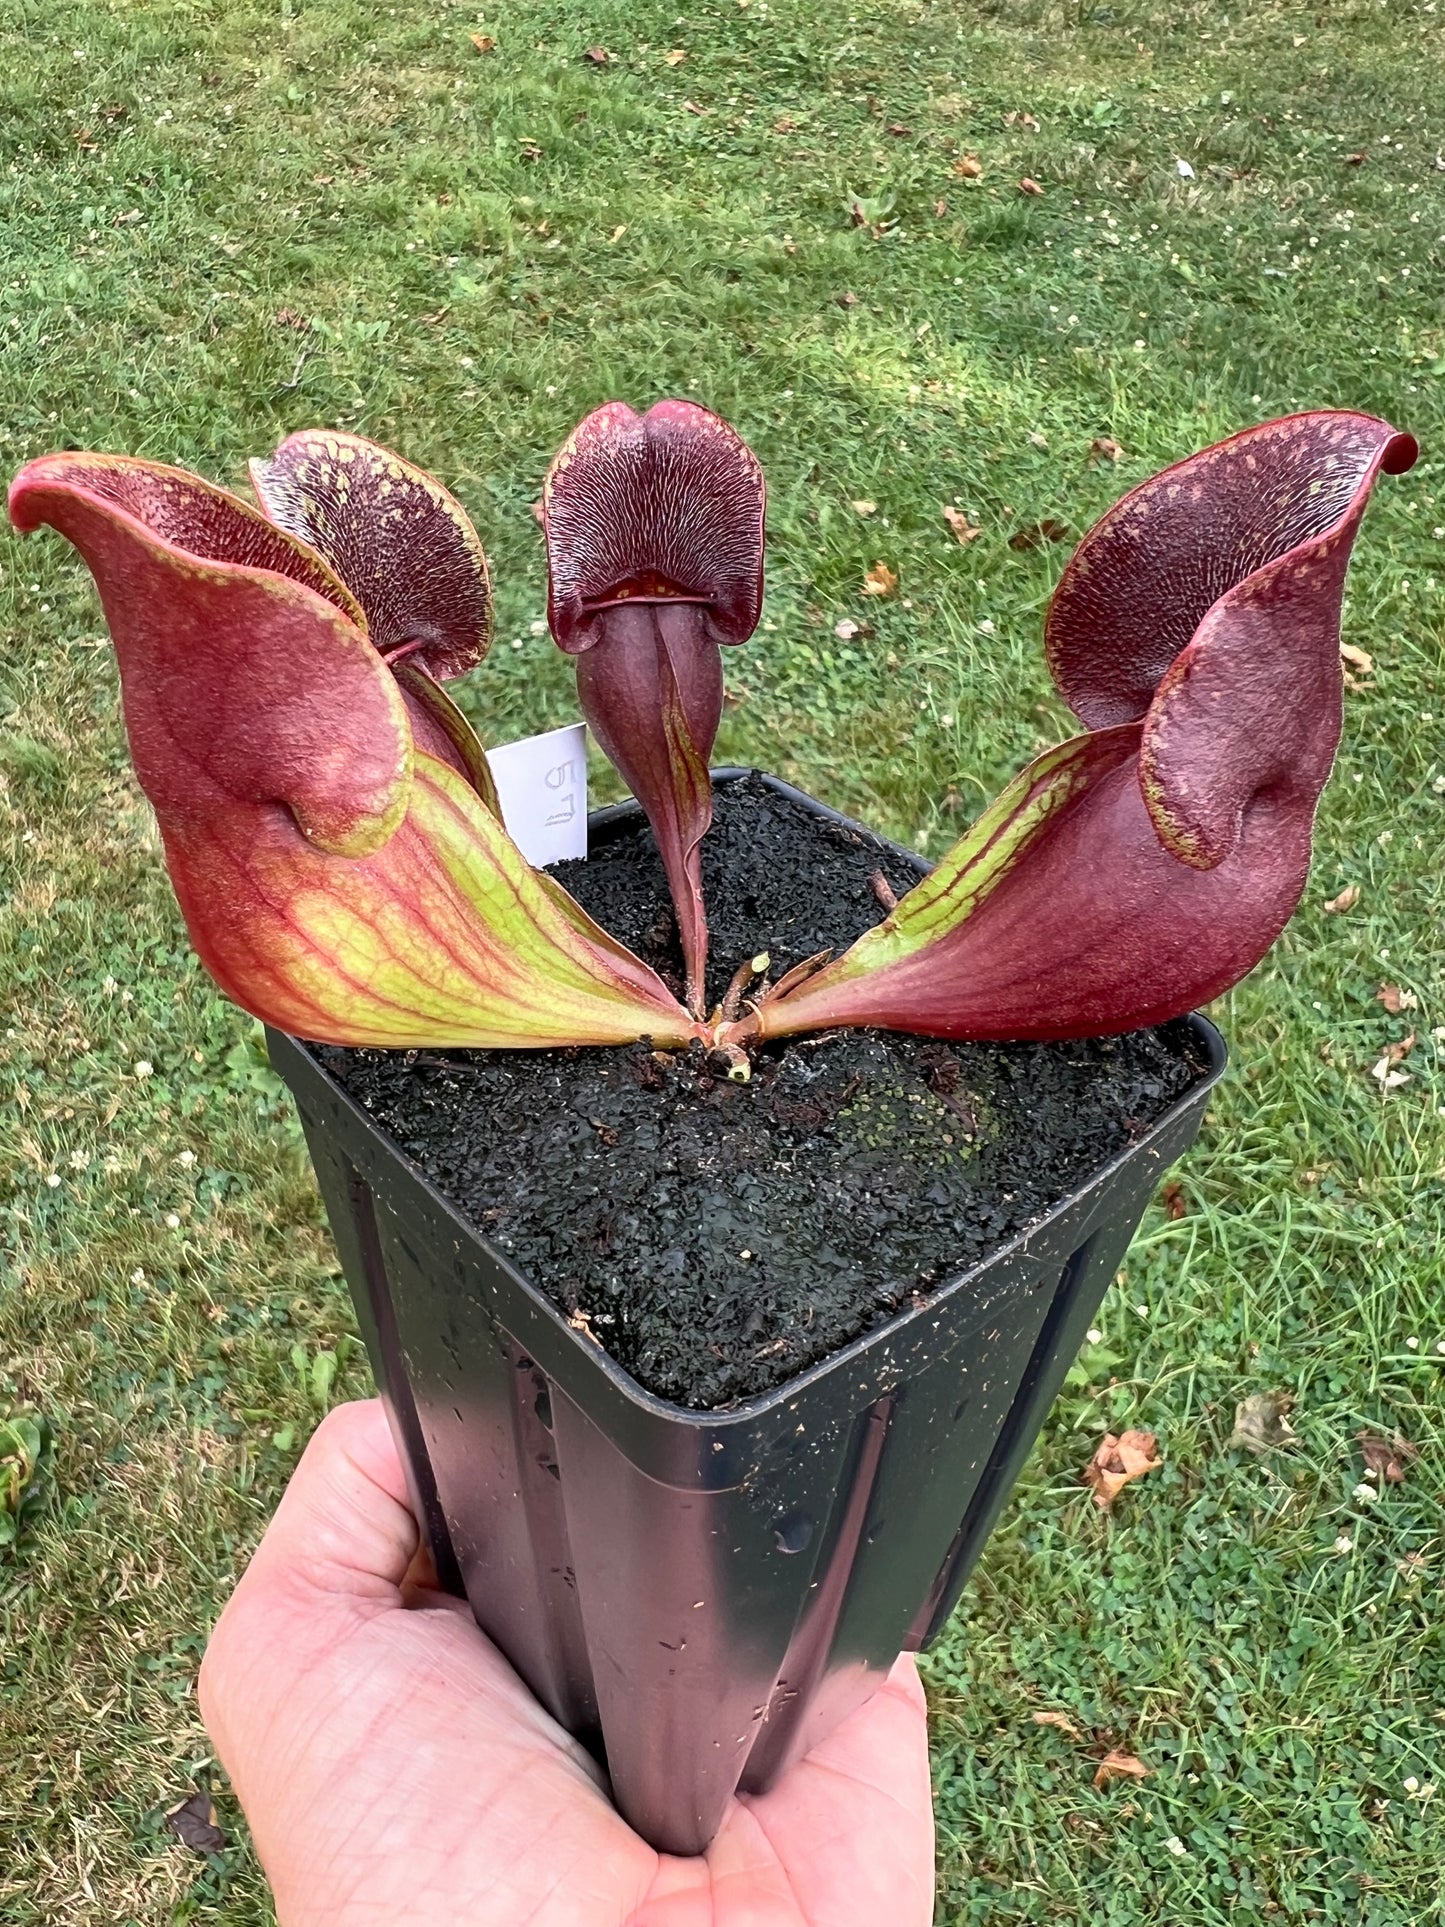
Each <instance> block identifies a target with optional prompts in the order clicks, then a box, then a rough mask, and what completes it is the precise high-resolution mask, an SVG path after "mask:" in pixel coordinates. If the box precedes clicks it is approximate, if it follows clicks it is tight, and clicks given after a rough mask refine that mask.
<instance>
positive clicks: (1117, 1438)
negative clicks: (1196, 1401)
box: [1082, 1431, 1164, 1512]
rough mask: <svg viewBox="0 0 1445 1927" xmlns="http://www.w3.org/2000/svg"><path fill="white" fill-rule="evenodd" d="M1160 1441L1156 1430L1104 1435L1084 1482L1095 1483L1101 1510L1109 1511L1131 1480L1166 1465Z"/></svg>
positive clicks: (1096, 1495) (1091, 1460) (1095, 1501)
mask: <svg viewBox="0 0 1445 1927" xmlns="http://www.w3.org/2000/svg"><path fill="white" fill-rule="evenodd" d="M1157 1443H1158V1442H1157V1440H1156V1439H1155V1437H1154V1434H1153V1433H1152V1432H1135V1431H1129V1432H1120V1433H1118V1434H1117V1435H1116V1434H1115V1433H1113V1432H1106V1433H1105V1434H1104V1438H1103V1442H1102V1443H1101V1445H1100V1446H1099V1449H1098V1451H1097V1452H1095V1454H1094V1456H1093V1458H1091V1459H1090V1461H1089V1463H1088V1464H1087V1465H1086V1466H1085V1467H1084V1470H1083V1474H1082V1477H1083V1481H1084V1484H1085V1485H1091V1486H1093V1488H1094V1504H1095V1505H1096V1506H1098V1508H1099V1510H1100V1511H1101V1512H1107V1511H1108V1510H1109V1508H1110V1506H1112V1505H1113V1503H1114V1501H1115V1499H1117V1498H1118V1496H1119V1494H1120V1493H1121V1492H1122V1491H1123V1490H1124V1487H1125V1486H1126V1485H1128V1483H1129V1481H1130V1480H1131V1479H1142V1478H1143V1476H1144V1474H1145V1473H1146V1472H1155V1471H1157V1470H1158V1469H1159V1467H1160V1466H1161V1465H1163V1463H1164V1460H1163V1459H1162V1458H1161V1457H1160V1456H1159V1455H1158V1452H1157V1449H1156V1448H1157Z"/></svg>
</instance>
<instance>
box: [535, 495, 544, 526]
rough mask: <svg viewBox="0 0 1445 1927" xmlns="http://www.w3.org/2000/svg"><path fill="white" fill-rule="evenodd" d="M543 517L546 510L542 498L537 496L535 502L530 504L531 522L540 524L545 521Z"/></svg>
mask: <svg viewBox="0 0 1445 1927" xmlns="http://www.w3.org/2000/svg"><path fill="white" fill-rule="evenodd" d="M545 517H546V510H545V508H544V506H543V502H542V497H541V496H540V495H539V496H538V497H537V499H536V501H535V502H534V503H533V504H532V520H533V521H534V522H542V521H543V520H545Z"/></svg>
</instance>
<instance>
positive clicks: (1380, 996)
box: [1375, 984, 1420, 1017]
mask: <svg viewBox="0 0 1445 1927" xmlns="http://www.w3.org/2000/svg"><path fill="white" fill-rule="evenodd" d="M1375 1002H1376V1003H1377V1004H1383V1005H1384V1006H1385V1008H1386V1010H1387V1011H1389V1013H1390V1015H1391V1016H1392V1017H1398V1016H1399V1015H1400V1012H1401V1011H1402V1010H1418V1009H1419V1008H1420V999H1419V998H1418V997H1417V996H1416V995H1415V993H1414V991H1413V990H1401V988H1400V986H1399V985H1398V984H1381V985H1380V988H1379V989H1378V990H1377V991H1376V992H1375Z"/></svg>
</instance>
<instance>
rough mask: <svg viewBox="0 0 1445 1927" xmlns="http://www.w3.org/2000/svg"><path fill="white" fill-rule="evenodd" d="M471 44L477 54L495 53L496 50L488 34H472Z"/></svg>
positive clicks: (494, 43) (495, 44)
mask: <svg viewBox="0 0 1445 1927" xmlns="http://www.w3.org/2000/svg"><path fill="white" fill-rule="evenodd" d="M471 42H472V45H473V46H474V47H475V48H476V50H477V52H478V53H479V54H490V53H495V52H496V50H497V43H496V41H495V40H494V39H493V37H492V35H491V34H489V33H474V34H473V35H472V36H471Z"/></svg>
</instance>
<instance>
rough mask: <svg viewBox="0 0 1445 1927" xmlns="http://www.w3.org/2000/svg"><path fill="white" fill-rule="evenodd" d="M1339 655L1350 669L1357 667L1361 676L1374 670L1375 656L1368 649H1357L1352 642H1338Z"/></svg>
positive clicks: (1367, 674) (1372, 672)
mask: <svg viewBox="0 0 1445 1927" xmlns="http://www.w3.org/2000/svg"><path fill="white" fill-rule="evenodd" d="M1340 655H1341V656H1342V657H1343V658H1344V660H1345V661H1346V662H1347V663H1348V664H1349V665H1350V667H1351V668H1352V669H1358V670H1359V672H1360V674H1361V675H1362V676H1370V675H1373V674H1374V671H1375V658H1374V657H1373V656H1372V655H1371V654H1370V652H1369V650H1368V649H1357V648H1356V647H1355V645H1354V644H1353V643H1352V642H1342V643H1341V644H1340Z"/></svg>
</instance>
